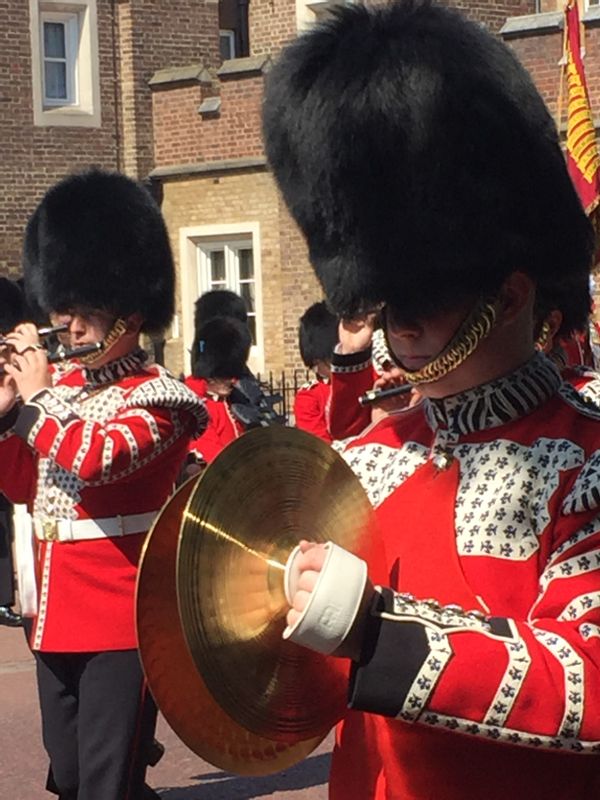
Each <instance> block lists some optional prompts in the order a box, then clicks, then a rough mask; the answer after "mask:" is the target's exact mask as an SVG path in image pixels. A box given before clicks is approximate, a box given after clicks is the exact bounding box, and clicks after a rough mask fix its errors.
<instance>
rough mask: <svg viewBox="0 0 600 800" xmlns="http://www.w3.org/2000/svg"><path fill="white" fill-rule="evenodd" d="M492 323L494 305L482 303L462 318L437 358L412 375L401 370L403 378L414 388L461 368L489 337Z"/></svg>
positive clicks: (494, 311) (494, 315) (493, 320)
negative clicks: (456, 329) (458, 326)
mask: <svg viewBox="0 0 600 800" xmlns="http://www.w3.org/2000/svg"><path fill="white" fill-rule="evenodd" d="M495 324H496V304H495V302H493V301H489V300H488V301H482V302H481V303H480V304H479V305H477V306H476V307H475V309H474V310H473V311H472V312H471V314H469V316H468V317H467V318H466V319H465V321H464V322H463V324H462V325H461V326H460V328H459V329H458V331H457V332H456V334H455V335H454V336H453V337H452V339H451V340H450V342H449V344H448V345H447V347H446V348H445V349H444V350H443V351H442V352H441V353H440V355H439V356H437V357H436V358H434V359H433V361H430V362H429V363H428V364H425V366H424V367H421V369H419V370H416V371H415V372H410V371H409V370H405V369H403V370H402V371H403V373H404V377H405V378H406V380H407V381H408V382H409V383H412V384H414V385H415V386H418V385H419V384H422V383H434V382H435V381H438V380H439V379H440V378H443V377H444V376H446V375H448V373H449V372H452V371H453V370H455V369H456V368H457V367H460V365H461V364H463V363H464V362H465V361H466V360H467V358H468V357H469V356H470V355H471V353H473V352H474V351H475V350H476V348H477V347H478V346H479V344H480V343H481V342H482V341H483V340H484V339H485V338H486V337H487V336H489V334H490V331H491V330H492V328H493V327H494V325H495Z"/></svg>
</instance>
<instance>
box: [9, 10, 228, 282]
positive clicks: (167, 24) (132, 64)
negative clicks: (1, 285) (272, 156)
mask: <svg viewBox="0 0 600 800" xmlns="http://www.w3.org/2000/svg"><path fill="white" fill-rule="evenodd" d="M167 5H168V8H167ZM113 9H114V12H115V13H114V14H113ZM0 15H1V17H2V24H1V25H0V112H1V113H0V141H1V142H2V150H1V152H2V162H3V163H2V166H3V187H2V193H1V194H0V274H10V275H15V276H16V275H17V274H18V273H19V270H20V267H19V265H20V252H21V241H22V235H23V230H24V226H25V224H26V221H27V218H28V217H29V215H30V213H31V211H32V210H33V208H34V206H35V205H36V203H37V202H38V200H39V199H40V197H41V196H42V194H43V193H44V191H45V190H46V189H47V188H48V187H49V186H51V185H52V184H53V183H55V182H56V181H57V180H59V179H60V178H61V177H63V176H64V175H65V174H67V173H69V172H71V171H74V170H77V169H82V168H85V167H87V166H90V165H91V164H96V165H99V166H102V167H105V168H109V169H121V170H123V171H125V172H127V173H128V174H130V175H132V176H134V177H140V178H143V177H145V176H146V175H147V174H148V173H149V172H150V171H151V170H152V168H153V166H154V153H153V130H152V96H151V91H150V87H149V86H148V80H149V78H150V77H151V75H152V74H153V73H154V72H155V71H156V70H157V69H159V68H164V67H168V66H178V65H182V64H187V63H190V62H191V61H199V60H202V61H203V62H204V63H205V64H206V65H207V66H210V67H213V68H216V67H217V66H218V65H219V63H220V58H219V49H218V48H219V38H218V2H215V1H214V0H170V2H169V3H168V4H165V3H164V2H162V0H98V2H97V16H98V44H99V61H100V87H101V112H102V123H101V127H99V128H81V127H35V126H34V125H33V96H32V78H31V69H32V67H31V44H30V31H29V3H28V2H27V0H4V2H3V3H2V4H1V8H0Z"/></svg>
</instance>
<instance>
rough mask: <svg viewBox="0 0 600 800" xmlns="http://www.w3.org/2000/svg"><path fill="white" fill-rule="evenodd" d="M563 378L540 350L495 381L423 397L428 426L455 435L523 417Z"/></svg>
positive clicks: (553, 392)
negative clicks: (517, 367) (447, 395)
mask: <svg viewBox="0 0 600 800" xmlns="http://www.w3.org/2000/svg"><path fill="white" fill-rule="evenodd" d="M561 383H562V378H561V376H560V373H559V371H558V369H557V368H556V367H555V365H554V364H553V363H552V362H551V361H550V359H548V358H547V357H546V356H545V355H544V354H543V353H536V355H534V356H533V357H532V358H531V359H530V360H529V361H527V363H525V364H524V365H523V366H522V367H520V368H519V369H517V370H515V371H514V372H512V373H510V375H505V376H504V377H502V378H499V379H498V380H495V381H491V382H490V383H484V384H482V385H481V386H476V387H475V388H473V389H469V390H467V391H466V392H461V393H460V394H456V395H452V396H451V397H444V398H442V399H440V400H434V399H431V398H427V399H426V400H425V403H424V406H425V415H426V417H427V422H428V424H429V426H430V427H431V429H432V430H433V431H434V432H435V431H438V430H439V429H442V430H446V431H448V433H449V434H451V435H452V434H453V435H455V436H459V435H464V434H467V433H473V432H475V431H481V430H487V429H489V428H497V427H499V426H500V425H505V424H506V423H507V422H510V421H511V420H514V419H518V418H519V417H524V416H525V415H526V414H529V413H530V412H531V411H533V410H534V409H536V408H537V407H538V406H540V405H542V403H545V402H546V400H548V399H549V398H550V397H552V396H553V395H554V394H556V392H557V391H558V389H559V387H560V385H561Z"/></svg>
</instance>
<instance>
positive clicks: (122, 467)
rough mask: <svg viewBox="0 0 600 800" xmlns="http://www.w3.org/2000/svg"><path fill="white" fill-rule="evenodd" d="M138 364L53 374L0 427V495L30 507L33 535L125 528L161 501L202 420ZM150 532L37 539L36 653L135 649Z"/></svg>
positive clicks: (182, 395)
mask: <svg viewBox="0 0 600 800" xmlns="http://www.w3.org/2000/svg"><path fill="white" fill-rule="evenodd" d="M145 359H146V356H145V354H144V353H143V351H136V352H134V353H132V354H130V355H129V356H126V357H124V358H122V359H119V360H118V361H115V362H112V363H111V364H108V365H106V366H105V367H101V368H99V369H97V370H82V369H80V368H78V367H73V368H72V369H71V370H69V371H68V372H66V373H63V374H60V373H58V374H57V375H56V383H55V385H54V386H53V388H52V389H49V390H43V391H41V392H39V393H38V394H36V395H35V396H34V397H33V398H31V399H30V400H29V402H27V403H25V404H24V405H23V406H22V407H21V408H20V410H17V409H15V412H14V413H12V414H9V415H7V417H5V418H3V420H1V422H2V423H3V426H2V433H0V453H1V456H2V459H3V463H4V464H10V469H4V470H2V474H1V475H0V489H1V490H2V492H4V493H5V494H6V496H7V497H9V498H10V500H11V501H12V502H15V503H26V504H27V506H28V508H29V510H30V512H31V514H32V516H33V519H34V528H35V530H36V532H37V535H38V539H40V538H41V537H42V536H43V535H44V534H45V533H46V535H47V536H48V538H49V539H51V538H52V537H55V535H56V531H57V527H56V526H55V525H54V523H56V522H57V521H58V520H60V521H61V529H62V530H74V531H76V533H79V535H81V526H79V527H77V522H78V521H80V520H96V521H103V524H105V522H106V520H110V523H109V524H115V521H116V523H119V517H120V518H122V520H121V524H122V525H125V526H126V525H128V524H130V523H131V522H132V515H138V514H144V515H145V514H147V513H148V512H157V511H158V510H159V509H160V508H161V506H162V505H163V504H164V502H165V501H166V500H167V498H168V496H169V494H170V493H171V491H172V488H173V486H174V483H175V479H176V478H177V475H178V473H179V470H180V468H181V464H182V462H183V459H184V457H185V452H186V447H187V443H188V440H189V438H190V436H191V435H192V434H193V433H194V432H195V431H196V430H198V428H199V427H201V426H202V425H204V424H205V418H206V414H205V411H204V408H203V406H202V403H201V402H200V400H199V399H198V398H197V397H196V396H195V395H194V394H193V393H192V392H190V391H189V390H188V389H186V387H185V386H184V385H183V384H182V383H180V382H179V381H177V380H175V379H174V378H173V377H172V376H171V375H170V374H169V373H167V372H166V370H164V369H163V368H161V367H158V366H155V365H152V366H148V365H146V364H145ZM11 424H12V427H9V426H11ZM71 526H72V527H71ZM148 527H149V525H146V527H145V528H143V529H142V530H141V531H139V532H135V533H131V534H127V535H122V536H105V537H103V538H96V539H89V540H86V539H79V538H77V540H74V541H64V540H62V541H57V540H39V541H38V548H37V550H38V569H39V590H38V594H39V611H38V615H37V617H36V618H35V620H34V625H33V630H32V636H31V646H32V647H33V649H35V650H42V651H51V652H97V651H102V650H123V649H131V648H135V647H136V635H135V616H134V595H135V581H136V576H137V566H138V561H139V557H140V553H141V549H142V546H143V543H144V539H145V534H146V531H147V528H148ZM48 531H49V533H47V532H48ZM84 535H85V534H84Z"/></svg>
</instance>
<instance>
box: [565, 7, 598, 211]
mask: <svg viewBox="0 0 600 800" xmlns="http://www.w3.org/2000/svg"><path fill="white" fill-rule="evenodd" d="M565 26H566V27H565V34H566V35H565V58H566V72H567V117H568V118H567V164H568V167H569V174H570V175H571V179H572V181H573V183H574V184H575V188H576V189H577V192H578V194H579V197H580V199H581V202H582V204H583V207H584V208H585V210H586V213H587V214H588V215H591V214H592V213H593V212H594V211H595V210H596V208H597V207H598V205H600V155H599V154H598V144H597V142H596V129H595V127H594V120H593V117H592V109H591V107H590V100H589V95H588V90H587V83H586V80H585V71H584V68H583V60H582V58H581V40H580V34H579V9H578V8H577V2H576V0H575V1H573V0H571V2H569V4H568V5H567V7H566V8H565Z"/></svg>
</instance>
